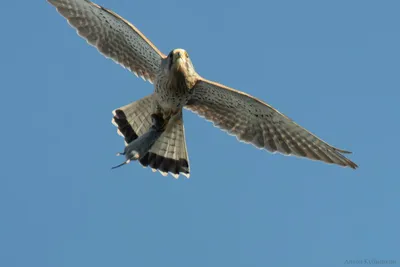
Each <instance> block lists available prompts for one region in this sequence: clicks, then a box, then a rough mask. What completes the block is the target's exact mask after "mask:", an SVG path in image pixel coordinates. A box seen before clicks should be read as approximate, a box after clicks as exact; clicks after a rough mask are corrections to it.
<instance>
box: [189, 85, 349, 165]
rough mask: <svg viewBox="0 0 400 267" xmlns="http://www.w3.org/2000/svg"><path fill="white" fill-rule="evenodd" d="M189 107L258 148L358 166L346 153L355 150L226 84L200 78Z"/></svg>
mask: <svg viewBox="0 0 400 267" xmlns="http://www.w3.org/2000/svg"><path fill="white" fill-rule="evenodd" d="M186 108H187V109H189V110H191V111H193V112H194V113H197V114H198V115H200V116H202V117H204V118H206V119H207V120H210V121H212V122H213V123H214V125H215V126H216V127H219V128H221V129H223V130H225V131H227V132H228V133H230V134H232V135H235V136H236V137H237V138H238V139H239V140H241V141H244V142H246V143H251V144H253V145H254V146H256V147H258V148H265V149H267V150H269V151H271V152H280V153H282V154H286V155H296V156H300V157H306V158H309V159H313V160H321V161H324V162H327V163H333V164H338V165H341V166H349V167H351V168H353V169H355V168H357V165H356V164H355V163H354V162H352V161H350V160H349V159H347V158H346V157H344V156H343V155H342V153H351V152H348V151H345V150H341V149H338V148H335V147H333V146H331V145H329V144H327V143H326V142H324V141H322V140H321V139H320V138H318V137H316V136H315V135H313V134H312V133H310V132H309V131H307V130H306V129H304V128H303V127H301V126H299V125H298V124H296V123H295V122H294V121H292V120H291V119H289V118H288V117H286V116H285V115H283V114H282V113H280V112H279V111H277V110H276V109H274V108H273V107H271V106H270V105H268V104H266V103H264V102H262V101H260V100H258V99H257V98H255V97H252V96H250V95H248V94H245V93H243V92H240V91H237V90H234V89H232V88H229V87H226V86H224V85H221V84H218V83H215V82H211V81H207V80H205V79H200V80H199V81H198V82H197V83H196V85H195V86H194V88H193V96H192V98H191V100H190V101H189V103H188V105H187V106H186Z"/></svg>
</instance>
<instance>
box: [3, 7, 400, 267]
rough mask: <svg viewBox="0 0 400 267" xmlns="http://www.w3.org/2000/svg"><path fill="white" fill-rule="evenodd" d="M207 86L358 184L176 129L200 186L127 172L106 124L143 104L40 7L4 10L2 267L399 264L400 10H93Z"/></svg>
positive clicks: (116, 71)
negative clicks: (318, 151)
mask: <svg viewBox="0 0 400 267" xmlns="http://www.w3.org/2000/svg"><path fill="white" fill-rule="evenodd" d="M97 3H98V4H101V5H103V6H105V7H108V8H110V9H112V10H114V11H115V12H117V13H118V14H120V15H122V16H123V17H125V18H126V19H128V20H129V21H131V22H132V23H133V24H134V25H136V26H137V27H138V28H139V29H140V30H141V31H142V32H143V33H144V34H145V35H147V36H148V37H149V39H150V40H152V41H153V43H154V44H155V45H156V46H158V48H159V49H160V50H161V51H163V52H164V53H168V52H169V51H170V50H171V49H173V48H178V47H180V48H184V49H186V50H187V51H188V52H189V54H190V56H191V58H192V61H193V63H194V65H195V67H196V70H197V71H198V72H199V74H200V75H202V76H204V77H206V78H208V79H211V80H215V81H218V82H221V83H224V84H226V85H228V86H232V87H234V88H237V89H240V90H243V91H246V92H247V93H250V94H252V95H254V96H256V97H258V98H260V99H262V100H264V101H266V102H268V103H269V104H271V105H273V106H274V107H276V108H277V109H278V110H280V111H281V112H283V113H284V114H286V115H288V116H289V117H291V118H293V119H294V120H295V121H296V122H298V123H299V124H301V125H302V126H304V127H306V128H308V129H309V130H310V131H312V132H314V133H316V134H317V135H318V136H320V137H321V138H323V139H324V140H326V141H328V142H329V143H331V144H333V145H335V146H338V147H340V148H343V149H347V150H351V151H353V152H354V154H353V155H351V159H352V160H354V161H355V162H356V163H358V164H359V166H360V168H359V169H358V170H356V171H353V170H351V169H348V168H341V167H337V166H332V165H326V164H322V163H319V162H314V161H308V160H304V159H298V158H293V157H285V156H281V155H272V154H269V153H268V152H266V151H261V150H257V149H255V148H254V147H252V146H250V145H246V144H243V143H239V142H237V141H236V139H235V138H234V137H231V136H228V135H226V133H224V132H222V131H220V130H218V129H216V128H213V127H212V125H211V124H210V123H209V122H206V121H204V120H203V119H201V118H198V117H197V116H196V115H194V114H191V113H189V112H186V111H185V113H184V120H185V127H186V137H187V144H188V151H189V157H190V163H191V171H192V175H191V178H190V179H189V180H187V179H179V180H175V179H174V178H172V177H171V176H169V177H163V176H161V175H160V174H158V173H152V172H151V170H149V169H144V168H142V167H141V166H139V165H138V164H137V163H134V164H130V165H128V166H126V167H124V168H120V169H117V170H113V171H111V170H110V167H111V166H114V165H116V164H118V163H120V161H121V158H117V157H115V153H116V152H118V151H121V149H122V147H123V140H122V139H121V137H120V136H118V135H117V133H116V129H115V127H114V126H113V125H112V124H111V123H110V121H111V115H112V114H111V111H112V110H113V109H115V108H118V107H120V106H123V105H125V104H127V103H129V102H131V101H135V100H138V99H140V98H142V97H143V96H145V95H148V94H150V93H151V91H152V86H151V84H149V83H145V82H143V81H142V80H141V79H137V78H136V77H135V76H133V75H132V74H131V73H129V72H128V71H127V70H124V69H122V68H121V67H120V66H118V65H117V64H115V63H113V62H112V61H110V60H107V59H105V58H104V57H103V56H101V55H100V54H99V53H98V52H97V51H96V50H95V49H94V48H93V47H90V46H88V45H87V44H86V43H85V41H83V40H82V39H81V38H80V37H78V35H77V34H76V33H75V31H74V30H73V29H72V28H71V27H69V25H68V24H67V22H66V21H65V20H64V19H63V18H62V17H61V16H60V15H59V14H58V13H57V12H56V11H55V9H54V8H53V7H52V6H50V5H49V4H47V3H46V2H45V1H43V0H42V1H26V3H21V2H20V1H7V2H6V3H4V4H3V5H2V6H3V13H2V17H1V19H0V20H1V22H2V23H1V26H0V27H1V30H2V36H3V39H2V40H3V41H2V42H1V47H2V51H3V54H2V60H1V64H0V68H1V69H0V71H1V73H2V75H1V76H2V78H1V80H2V97H1V98H0V102H1V105H0V109H1V114H3V127H2V131H1V137H2V138H1V139H0V142H1V147H2V153H0V157H1V162H2V168H1V171H0V174H1V179H0V211H1V220H0V251H1V254H2V256H1V257H0V265H1V266H7V267H11V266H21V267H22V266H23V267H26V266H39V267H47V266H49V267H50V266H51V267H53V266H57V267H63V266H74V267H80V266H97V267H102V266H143V267H145V266H176V267H179V266H194V267H196V266H232V267H235V266H343V265H344V263H345V261H346V260H364V259H372V260H373V259H376V260H397V263H398V264H400V256H399V255H400V254H399V250H398V248H399V247H400V241H399V240H400V232H399V225H400V216H399V203H400V194H399V193H400V192H399V188H400V182H399V177H400V175H399V172H398V168H397V167H398V166H397V164H399V163H398V162H397V160H398V152H397V151H398V150H399V144H398V141H397V140H398V136H399V130H400V127H399V115H400V110H399V106H398V102H399V99H400V98H399V97H400V95H399V89H400V79H399V73H400V63H399V62H400V50H399V47H400V28H399V25H400V17H399V15H398V10H399V8H400V2H399V1H368V0H362V1H361V0H359V1H356V0H353V1H255V0H246V1H211V0H203V1H183V0H171V1H163V0H153V1H145V0H141V1H139V0H136V1H130V0H119V1H117V0H114V1H112V0H101V1H98V2H97Z"/></svg>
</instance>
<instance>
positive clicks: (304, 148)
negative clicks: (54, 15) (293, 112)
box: [47, 0, 358, 178]
mask: <svg viewBox="0 0 400 267" xmlns="http://www.w3.org/2000/svg"><path fill="white" fill-rule="evenodd" d="M47 1H48V2H49V3H50V4H52V5H53V6H55V7H56V9H57V11H58V12H59V13H60V14H61V15H62V16H64V17H65V18H66V19H67V20H68V22H69V24H70V25H71V26H72V27H73V28H75V29H76V31H77V33H78V34H79V35H80V36H81V37H83V38H84V39H86V41H87V42H88V43H89V44H90V45H92V46H94V47H96V48H97V49H98V50H99V52H100V53H102V54H103V55H104V56H105V57H107V58H111V59H113V60H114V61H115V62H117V63H119V64H120V65H122V66H123V67H125V68H127V69H128V70H130V71H131V72H133V73H134V74H136V76H140V77H142V78H143V79H144V80H147V81H149V82H150V83H152V84H154V92H153V93H152V94H151V95H149V96H146V97H144V98H143V99H140V100H138V101H135V102H132V103H130V104H128V105H126V106H123V107H120V108H118V109H116V110H114V111H113V119H112V122H113V123H114V124H115V126H116V127H117V128H118V133H119V134H120V135H121V136H123V137H124V139H125V151H124V154H125V156H126V157H127V161H126V162H125V163H129V161H130V160H138V161H139V162H140V163H141V164H142V165H143V166H144V167H147V166H150V167H151V168H152V170H153V171H156V170H159V171H160V172H161V173H162V174H163V175H167V174H168V173H170V174H172V175H173V176H174V177H175V178H178V176H179V174H183V175H185V176H186V177H188V178H189V175H190V168H189V158H188V152H187V148H186V141H185V131H184V126H183V116H182V110H183V109H184V108H185V109H188V110H190V111H192V112H194V113H196V114H198V115H199V116H201V117H204V118H205V119H206V120H209V121H211V122H212V123H213V124H214V126H216V127H219V128H220V129H222V130H224V131H226V132H227V133H229V134H231V135H234V136H236V137H237V139H238V140H239V141H242V142H245V143H250V144H252V145H254V146H255V147H257V148H260V149H266V150H268V151H270V152H273V153H274V152H279V153H282V154H285V155H295V156H298V157H305V158H308V159H312V160H319V161H323V162H326V163H331V164H336V165H340V166H343V167H350V168H353V169H356V168H357V167H358V166H357V165H356V164H355V163H354V162H352V161H351V160H349V159H347V158H346V157H345V156H344V155H343V154H347V153H351V152H349V151H346V150H342V149H339V148H336V147H333V146H331V145H329V144H328V143H326V142H324V141H323V140H321V139H320V138H318V137H317V136H315V135H314V134H312V133H311V132H309V131H307V130H306V129H304V128H303V127H301V126H300V125H298V124H296V123H295V122H294V121H293V120H291V119H290V118H288V117H287V116H285V115H283V114H282V113H280V112H279V111H278V110H276V109H275V108H273V107H272V106H270V105H268V104H267V103H265V102H263V101H261V100H259V99H257V98H255V97H253V96H251V95H248V94H246V93H244V92H241V91H238V90H235V89H232V88H230V87H227V86H225V85H222V84H219V83H216V82H213V81H210V80H207V79H205V78H203V77H201V76H200V75H199V74H197V72H196V71H195V69H194V67H193V64H192V62H191V60H190V57H189V55H188V53H187V52H186V51H185V50H183V49H174V50H172V51H171V52H170V53H169V54H168V55H165V54H163V53H162V52H160V50H158V49H157V47H155V46H154V44H153V43H151V42H150V40H149V39H147V38H146V37H145V36H144V35H143V34H142V33H141V32H140V31H139V30H138V29H137V28H136V27H135V26H133V25H132V24H131V23H129V22H128V21H127V20H125V19H124V18H122V17H121V16H119V15H117V14H116V13H114V12H113V11H111V10H109V9H106V8H104V7H101V6H99V5H97V4H95V3H93V2H90V1H88V0H47ZM154 125H158V126H159V127H158V128H157V127H156V128H154V127H153V126H154ZM151 129H153V130H151ZM152 133H153V134H152ZM142 139H143V140H142ZM139 140H141V141H140V142H141V144H142V143H143V142H147V143H148V144H147V149H138V150H140V151H143V152H141V153H136V150H137V148H138V145H137V143H135V141H139ZM149 140H150V141H149ZM149 144H150V145H149ZM144 147H146V146H144Z"/></svg>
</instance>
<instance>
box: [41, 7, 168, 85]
mask: <svg viewBox="0 0 400 267" xmlns="http://www.w3.org/2000/svg"><path fill="white" fill-rule="evenodd" d="M47 1H48V2H49V3H50V4H52V5H53V6H55V7H56V8H57V11H58V12H59V13H60V14H61V15H62V16H64V17H65V18H66V19H67V20H68V22H69V24H70V25H71V26H72V27H74V28H75V29H76V30H77V32H78V34H79V35H80V36H81V37H83V38H84V39H86V41H87V42H88V43H89V44H91V45H93V46H95V47H96V48H97V49H98V50H99V52H100V53H102V54H103V55H104V56H105V57H107V58H111V59H113V60H114V61H115V62H117V63H119V64H121V65H122V66H123V67H125V68H127V69H129V70H130V71H132V72H133V73H135V74H136V75H139V76H141V77H142V78H143V79H145V80H148V81H150V82H151V83H153V82H154V80H155V77H156V74H157V72H158V69H159V66H160V61H161V59H162V58H164V57H165V55H164V54H163V53H161V52H160V51H159V50H158V49H157V48H156V47H155V46H154V45H153V44H152V43H151V42H150V41H149V40H148V39H147V38H146V37H145V36H144V35H143V34H142V33H141V32H140V31H139V30H138V29H137V28H136V27H135V26H133V25H132V24H131V23H129V22H128V21H126V20H125V19H123V18H122V17H120V16H119V15H117V14H116V13H114V12H112V11H111V10H108V9H106V8H103V7H101V6H99V5H97V4H95V3H92V2H90V1H88V0H47Z"/></svg>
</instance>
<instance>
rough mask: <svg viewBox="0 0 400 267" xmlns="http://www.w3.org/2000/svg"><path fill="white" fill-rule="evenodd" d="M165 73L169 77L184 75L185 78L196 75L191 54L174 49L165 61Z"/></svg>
mask: <svg viewBox="0 0 400 267" xmlns="http://www.w3.org/2000/svg"><path fill="white" fill-rule="evenodd" d="M163 63H164V64H163V65H164V67H163V68H164V71H165V73H166V74H169V75H176V74H177V73H181V74H183V75H184V76H185V77H189V76H194V75H195V74H196V72H195V70H194V67H193V64H192V61H191V60H190V58H189V54H188V53H187V52H186V51H185V50H183V49H174V50H172V51H171V52H170V53H169V54H168V57H166V58H165V59H164V62H163Z"/></svg>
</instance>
